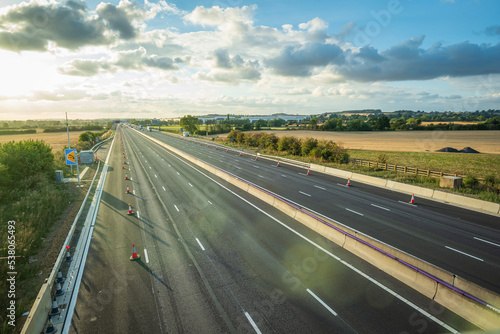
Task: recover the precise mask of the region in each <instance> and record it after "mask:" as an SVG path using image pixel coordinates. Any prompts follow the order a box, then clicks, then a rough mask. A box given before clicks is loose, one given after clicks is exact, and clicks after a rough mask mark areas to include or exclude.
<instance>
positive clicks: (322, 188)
mask: <svg viewBox="0 0 500 334" xmlns="http://www.w3.org/2000/svg"><path fill="white" fill-rule="evenodd" d="M314 187H315V188H318V189H321V190H326V188H324V187H320V186H316V185H315V186H314Z"/></svg>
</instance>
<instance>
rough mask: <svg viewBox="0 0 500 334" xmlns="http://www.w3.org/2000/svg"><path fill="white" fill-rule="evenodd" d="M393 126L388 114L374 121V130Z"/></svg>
mask: <svg viewBox="0 0 500 334" xmlns="http://www.w3.org/2000/svg"><path fill="white" fill-rule="evenodd" d="M390 128H391V123H390V121H389V117H387V116H385V115H384V116H380V117H378V118H377V119H375V121H374V122H373V130H379V131H383V130H388V129H390Z"/></svg>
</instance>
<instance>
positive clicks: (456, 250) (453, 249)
mask: <svg viewBox="0 0 500 334" xmlns="http://www.w3.org/2000/svg"><path fill="white" fill-rule="evenodd" d="M445 247H446V248H448V249H451V250H452V251H455V252H457V253H460V254H463V255H467V256H470V257H471V258H473V259H476V260H479V261H483V262H484V260H483V259H480V258H478V257H475V256H473V255H470V254H467V253H464V252H462V251H459V250H458V249H455V248H451V247H448V246H445Z"/></svg>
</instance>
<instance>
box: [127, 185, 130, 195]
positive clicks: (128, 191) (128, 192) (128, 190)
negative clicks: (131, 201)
mask: <svg viewBox="0 0 500 334" xmlns="http://www.w3.org/2000/svg"><path fill="white" fill-rule="evenodd" d="M127 194H130V189H129V188H128V186H127Z"/></svg>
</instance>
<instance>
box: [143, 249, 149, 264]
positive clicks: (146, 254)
mask: <svg viewBox="0 0 500 334" xmlns="http://www.w3.org/2000/svg"><path fill="white" fill-rule="evenodd" d="M144 257H145V258H146V263H149V258H148V251H147V250H146V248H144Z"/></svg>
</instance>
